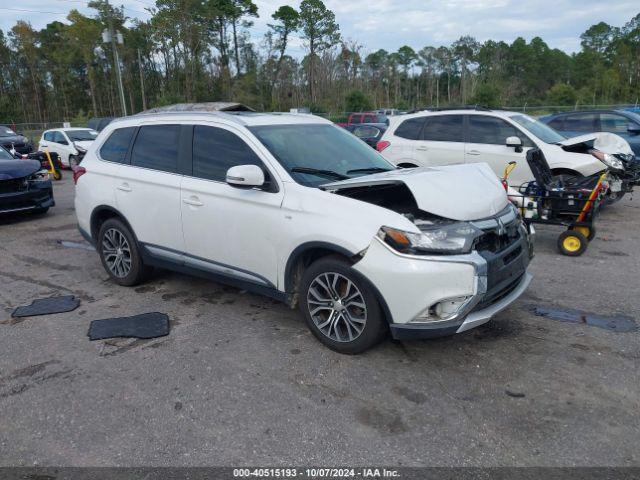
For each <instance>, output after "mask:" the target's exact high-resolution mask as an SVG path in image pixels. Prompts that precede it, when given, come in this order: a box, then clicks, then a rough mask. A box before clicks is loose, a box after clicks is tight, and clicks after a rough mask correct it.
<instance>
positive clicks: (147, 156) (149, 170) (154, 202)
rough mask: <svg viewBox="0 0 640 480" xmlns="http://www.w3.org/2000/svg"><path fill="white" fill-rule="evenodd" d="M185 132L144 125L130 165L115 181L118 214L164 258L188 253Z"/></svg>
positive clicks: (175, 127)
mask: <svg viewBox="0 0 640 480" xmlns="http://www.w3.org/2000/svg"><path fill="white" fill-rule="evenodd" d="M182 128H183V127H182V126H181V125H179V124H168V125H167V124H143V125H142V126H141V127H140V128H139V129H138V130H137V133H136V136H135V139H134V141H133V145H132V147H131V152H130V155H129V158H130V161H129V164H123V165H121V166H120V167H119V169H118V173H117V178H116V181H115V190H116V203H117V206H118V210H120V212H121V213H122V214H123V215H124V217H125V218H126V219H127V221H128V222H129V224H130V225H131V227H132V228H133V231H134V233H135V235H136V236H137V238H138V241H139V242H141V243H144V244H146V245H145V246H146V247H148V248H149V249H150V250H151V251H152V253H154V254H156V255H161V256H171V252H182V251H183V250H184V239H183V236H182V228H181V222H180V182H181V179H182V175H180V174H179V173H178V171H179V169H178V159H179V152H180V138H181V130H182Z"/></svg>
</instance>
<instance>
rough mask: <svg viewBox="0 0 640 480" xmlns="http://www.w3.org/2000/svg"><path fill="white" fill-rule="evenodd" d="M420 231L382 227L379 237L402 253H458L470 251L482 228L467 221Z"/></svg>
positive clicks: (422, 228) (433, 226)
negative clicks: (413, 231)
mask: <svg viewBox="0 0 640 480" xmlns="http://www.w3.org/2000/svg"><path fill="white" fill-rule="evenodd" d="M420 230H421V232H420V233H412V232H405V231H403V230H396V229H395V228H389V227H382V228H381V229H380V230H379V231H378V237H380V239H382V240H383V241H384V242H385V243H386V244H387V245H389V246H390V247H392V248H393V249H394V250H397V251H398V252H400V253H409V254H418V255H420V254H423V255H424V254H429V253H431V254H447V253H448V254H457V253H469V252H471V249H472V247H473V243H474V242H475V240H476V239H477V238H478V237H479V236H480V235H482V233H483V232H482V230H480V229H479V228H476V227H474V226H473V225H471V224H469V223H466V222H455V223H449V224H445V225H430V226H421V228H420Z"/></svg>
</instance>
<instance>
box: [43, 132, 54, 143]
mask: <svg viewBox="0 0 640 480" xmlns="http://www.w3.org/2000/svg"><path fill="white" fill-rule="evenodd" d="M43 138H44V139H45V140H46V141H47V142H53V132H45V133H44V135H43Z"/></svg>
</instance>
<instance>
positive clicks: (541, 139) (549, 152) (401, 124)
mask: <svg viewBox="0 0 640 480" xmlns="http://www.w3.org/2000/svg"><path fill="white" fill-rule="evenodd" d="M582 140H583V141H584V139H582ZM572 145H573V144H572V142H571V141H568V140H567V139H566V138H565V137H563V136H562V135H560V134H559V133H558V132H556V131H555V130H553V129H552V128H551V127H549V126H547V125H545V124H544V123H542V122H539V121H537V120H535V119H533V118H531V117H529V116H528V115H525V114H523V113H518V112H507V111H501V110H485V109H481V110H472V109H465V110H462V109H452V110H441V111H424V112H419V113H414V114H410V115H402V116H399V117H392V118H391V119H390V125H389V128H388V129H387V131H386V132H385V133H384V135H383V136H382V138H381V139H380V142H378V146H377V148H378V151H380V152H381V153H382V154H383V155H384V157H385V158H386V159H387V160H389V161H391V162H392V163H394V164H395V165H399V166H401V167H414V166H432V165H457V164H463V163H480V162H483V163H488V164H489V166H490V167H491V169H492V170H493V171H494V172H495V173H496V175H498V176H502V174H503V172H504V168H505V167H506V166H507V164H508V163H509V162H512V161H515V162H517V166H516V168H515V169H514V170H513V172H512V173H511V175H510V176H509V184H510V185H511V186H513V187H518V186H520V185H522V184H523V183H526V182H530V181H532V180H534V178H533V174H532V173H531V170H530V169H529V166H528V165H527V161H526V152H527V150H529V149H530V148H533V147H538V148H539V149H540V150H542V153H543V154H544V156H545V158H546V160H547V162H548V163H549V167H550V168H551V170H552V172H553V173H554V175H556V176H589V175H593V174H594V173H598V172H600V171H602V170H603V169H604V165H603V164H602V162H601V161H600V160H598V159H597V158H595V157H594V156H593V155H591V154H589V153H588V152H587V151H586V150H585V153H587V154H585V153H578V152H577V151H576V149H575V147H573V146H572ZM570 150H573V151H570Z"/></svg>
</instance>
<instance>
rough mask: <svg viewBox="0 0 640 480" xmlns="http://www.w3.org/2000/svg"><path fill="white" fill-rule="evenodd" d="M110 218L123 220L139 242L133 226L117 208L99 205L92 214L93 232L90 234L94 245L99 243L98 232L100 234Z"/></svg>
mask: <svg viewBox="0 0 640 480" xmlns="http://www.w3.org/2000/svg"><path fill="white" fill-rule="evenodd" d="M110 218H117V219H118V220H121V221H122V222H124V224H125V225H126V226H127V228H128V229H129V231H130V232H131V234H132V235H133V236H134V238H135V239H136V242H137V241H138V237H137V236H136V233H135V231H134V230H133V228H131V224H130V223H129V221H128V220H127V219H126V217H125V216H124V215H123V214H122V213H121V212H120V211H119V210H117V209H116V208H114V207H112V206H110V205H99V206H97V207H96V208H94V209H93V211H92V212H91V220H90V223H89V225H90V228H91V232H90V233H91V239H92V240H93V242H94V243H96V242H97V239H98V232H100V227H101V226H102V224H103V223H104V222H106V221H107V220H109V219H110Z"/></svg>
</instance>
